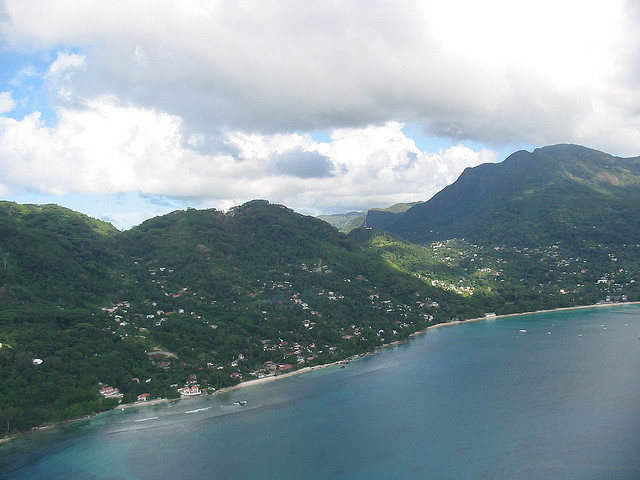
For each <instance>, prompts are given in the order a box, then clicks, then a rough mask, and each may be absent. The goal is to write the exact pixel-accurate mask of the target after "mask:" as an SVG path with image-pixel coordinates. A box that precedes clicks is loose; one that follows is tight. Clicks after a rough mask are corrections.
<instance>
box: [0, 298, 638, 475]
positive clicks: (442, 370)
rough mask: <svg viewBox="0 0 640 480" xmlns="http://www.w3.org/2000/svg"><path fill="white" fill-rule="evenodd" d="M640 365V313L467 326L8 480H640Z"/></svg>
mask: <svg viewBox="0 0 640 480" xmlns="http://www.w3.org/2000/svg"><path fill="white" fill-rule="evenodd" d="M520 330H526V332H521V331H520ZM639 367H640V306H635V305H623V306H612V307H606V308H592V309H581V310H572V311H564V312H554V313H543V314H535V315H526V316H519V317H513V318H508V319H498V320H489V321H483V322H476V323H469V324H462V325H458V326H453V327H449V328H439V329H435V330H432V331H429V332H428V333H427V334H425V335H421V336H419V337H417V338H415V339H414V340H413V341H412V342H410V343H409V344H406V345H402V346H396V347H392V348H387V349H384V350H382V351H380V352H379V353H377V354H375V355H372V356H369V357H366V358H364V359H361V360H358V361H356V362H352V363H350V364H349V365H347V366H346V367H344V368H340V367H331V368H326V369H321V370H315V371H313V372H310V373H308V374H302V375H298V376H293V377H289V378H286V379H282V380H278V381H274V382H270V383H266V384H262V385H256V386H247V387H245V388H242V389H240V390H237V391H233V392H229V393H227V394H222V395H218V396H214V397H205V398H195V399H188V400H182V401H180V402H176V403H173V404H170V405H161V406H147V407H141V408H137V409H128V410H124V411H121V410H116V411H113V412H109V413H107V414H103V415H99V416H97V417H94V418H92V419H90V420H87V421H82V422H76V423H73V424H67V425H62V426H60V427H57V428H55V429H52V430H49V431H41V432H35V433H33V434H29V435H25V436H23V437H22V438H20V439H18V440H16V441H14V442H10V443H9V444H7V445H4V446H2V447H0V478H12V479H83V480H84V479H163V478H186V477H196V478H210V479H217V478H221V479H222V478H224V479H274V478H278V479H327V478H334V479H390V478H403V479H405V478H406V479H410V478H416V479H418V478H419V479H424V478H427V479H431V478H433V479H514V478H516V479H629V480H631V479H640V369H639ZM237 400H246V401H247V402H248V403H247V406H246V407H242V406H239V405H235V404H234V402H235V401H237Z"/></svg>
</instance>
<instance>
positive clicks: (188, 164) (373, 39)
mask: <svg viewBox="0 0 640 480" xmlns="http://www.w3.org/2000/svg"><path fill="white" fill-rule="evenodd" d="M638 25H640V1H638V0H632V1H626V0H604V1H600V0H538V1H536V2H522V1H513V0H484V1H482V2H478V1H477V0H447V1H446V2H445V1H442V0H437V1H431V0H426V1H416V0H403V1H402V2H398V1H393V0H344V1H335V0H323V1H317V0H180V1H174V0H126V1H124V0H110V1H104V0H100V1H97V0H82V1H78V0H56V1H55V2H52V1H51V0H0V199H3V200H11V201H16V202H19V203H56V204H59V205H63V206H65V207H68V208H72V209H74V210H77V211H80V212H83V213H86V214H88V215H90V216H92V217H95V218H100V219H102V220H105V221H108V222H111V223H112V224H113V225H115V226H116V227H118V228H120V229H128V228H131V227H132V226H134V225H137V224H139V223H141V222H142V221H144V220H145V219H147V218H150V217H153V216H156V215H161V214H164V213H167V212H170V211H173V210H177V209H185V208H187V207H192V208H217V209H221V210H225V209H228V208H230V207H232V206H235V205H239V204H242V203H244V202H246V201H248V200H251V199H257V198H260V199H266V200H269V201H270V202H273V203H279V204H284V205H286V206H288V207H290V208H292V209H294V210H296V211H298V212H300V213H303V214H308V215H319V214H330V213H345V212H349V211H360V210H366V209H368V208H373V207H386V206H390V205H393V204H395V203H398V202H412V201H420V200H427V199H429V198H430V197H431V196H433V195H434V194H435V193H437V192H438V191H439V190H441V189H442V188H444V187H445V186H446V185H448V184H451V183H452V182H453V181H455V180H456V178H457V177H458V176H459V175H460V174H461V173H462V172H463V170H464V169H465V168H467V167H473V166H476V165H479V164H481V163H486V162H499V161H502V160H504V159H505V158H506V157H507V156H508V155H509V154H510V153H513V152H515V151H517V150H521V149H525V150H529V151H531V150H532V149H534V148H537V147H541V146H544V145H552V144H557V143H577V144H581V145H585V146H587V147H591V148H595V149H598V150H602V151H605V152H607V153H611V154H613V155H616V156H622V157H631V156H638V155H640V29H638V28H637V26H638Z"/></svg>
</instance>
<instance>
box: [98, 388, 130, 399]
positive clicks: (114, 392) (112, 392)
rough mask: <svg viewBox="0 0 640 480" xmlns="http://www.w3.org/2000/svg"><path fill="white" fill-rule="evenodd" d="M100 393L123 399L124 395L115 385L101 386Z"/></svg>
mask: <svg viewBox="0 0 640 480" xmlns="http://www.w3.org/2000/svg"><path fill="white" fill-rule="evenodd" d="M98 393H100V395H102V396H103V397H104V398H118V399H121V398H122V397H123V396H124V395H123V394H122V393H120V390H118V389H117V388H113V387H104V388H101V389H100V390H99V391H98Z"/></svg>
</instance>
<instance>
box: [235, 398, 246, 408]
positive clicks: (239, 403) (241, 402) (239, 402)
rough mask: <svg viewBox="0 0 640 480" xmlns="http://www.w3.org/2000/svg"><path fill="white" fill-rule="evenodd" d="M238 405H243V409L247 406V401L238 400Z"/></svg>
mask: <svg viewBox="0 0 640 480" xmlns="http://www.w3.org/2000/svg"><path fill="white" fill-rule="evenodd" d="M234 403H235V404H236V405H242V406H243V407H244V406H245V405H246V404H247V401H246V400H238V401H237V402H234Z"/></svg>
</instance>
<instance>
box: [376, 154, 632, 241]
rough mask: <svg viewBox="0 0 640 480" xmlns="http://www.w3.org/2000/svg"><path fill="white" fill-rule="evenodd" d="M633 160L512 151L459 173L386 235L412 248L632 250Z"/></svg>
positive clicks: (410, 211)
mask: <svg viewBox="0 0 640 480" xmlns="http://www.w3.org/2000/svg"><path fill="white" fill-rule="evenodd" d="M639 225H640V157H635V158H619V157H614V156H611V155H608V154H606V153H602V152H599V151H596V150H591V149H588V148H585V147H581V146H577V145H555V146H549V147H543V148H539V149H536V150H534V151H533V152H532V153H529V152H526V151H520V152H516V153H514V154H512V155H511V156H509V157H508V158H507V159H506V160H505V161H504V162H502V163H497V164H483V165H480V166H478V167H474V168H467V169H466V170H465V171H464V172H463V173H462V175H461V176H460V178H458V180H457V181H456V182H454V183H453V184H452V185H449V186H448V187H446V188H445V189H443V190H442V191H441V192H439V193H438V194H436V195H435V196H434V197H433V198H431V199H430V200H429V201H427V202H425V203H422V204H420V205H416V206H414V207H412V208H410V209H409V210H408V211H407V212H406V213H405V214H404V215H402V216H401V217H400V218H399V219H398V220H396V221H395V222H394V223H392V224H390V225H387V230H389V231H391V232H394V233H396V234H399V235H401V236H402V237H404V238H406V239H408V240H410V241H412V242H417V243H428V242H431V241H435V240H446V239H452V238H464V239H466V240H468V241H470V242H473V243H477V244H481V245H521V246H529V247H532V246H537V245H541V244H544V245H547V244H551V243H554V242H563V243H583V242H589V243H591V244H612V243H615V244H621V243H640V229H639V228H638V226H639Z"/></svg>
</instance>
